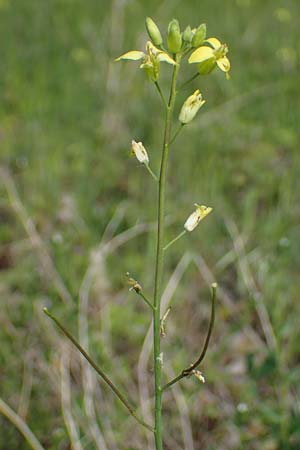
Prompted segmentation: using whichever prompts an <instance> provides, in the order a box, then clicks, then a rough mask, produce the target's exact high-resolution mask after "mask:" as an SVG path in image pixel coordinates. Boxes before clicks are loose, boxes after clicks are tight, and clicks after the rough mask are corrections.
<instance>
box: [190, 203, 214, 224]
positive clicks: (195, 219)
mask: <svg viewBox="0 0 300 450" xmlns="http://www.w3.org/2000/svg"><path fill="white" fill-rule="evenodd" d="M195 206H196V211H194V212H193V213H192V214H191V215H190V216H189V217H188V218H187V220H186V222H185V224H184V228H185V229H186V231H193V230H194V228H196V226H197V225H198V223H199V222H201V220H202V219H204V218H205V217H206V216H207V215H208V214H209V213H210V212H211V211H212V208H211V207H210V206H204V205H197V203H195Z"/></svg>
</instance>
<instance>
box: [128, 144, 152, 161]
mask: <svg viewBox="0 0 300 450" xmlns="http://www.w3.org/2000/svg"><path fill="white" fill-rule="evenodd" d="M131 152H132V154H133V155H135V156H136V158H137V160H138V161H139V162H140V163H142V164H149V157H148V153H147V151H146V149H145V147H144V146H143V144H142V142H135V141H131Z"/></svg>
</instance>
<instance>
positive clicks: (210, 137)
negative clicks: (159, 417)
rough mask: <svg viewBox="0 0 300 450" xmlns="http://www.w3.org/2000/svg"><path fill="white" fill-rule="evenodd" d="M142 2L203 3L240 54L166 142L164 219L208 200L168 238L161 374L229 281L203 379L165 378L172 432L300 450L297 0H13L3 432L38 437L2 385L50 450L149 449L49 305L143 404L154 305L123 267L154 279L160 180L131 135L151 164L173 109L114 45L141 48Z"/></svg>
mask: <svg viewBox="0 0 300 450" xmlns="http://www.w3.org/2000/svg"><path fill="white" fill-rule="evenodd" d="M147 16H151V17H153V18H154V19H155V20H156V22H157V23H158V25H159V26H160V28H161V29H162V30H163V29H166V26H167V24H168V22H169V21H170V20H171V19H172V18H173V17H176V18H178V20H179V21H180V23H181V24H182V28H184V27H185V26H186V25H187V24H189V23H191V24H192V25H193V26H198V25H199V24H200V23H201V22H205V23H206V24H207V28H208V34H209V35H210V36H215V35H217V36H219V37H220V38H221V39H222V41H224V42H226V43H227V44H228V46H229V56H230V60H231V63H232V70H231V79H230V80H229V81H227V80H226V79H225V77H224V74H222V73H220V72H218V73H217V72H215V73H213V75H212V76H209V77H205V76H203V77H201V78H198V79H197V80H195V81H194V82H193V83H192V84H191V86H189V88H187V89H186V90H183V92H181V93H180V94H179V105H181V104H182V102H183V101H184V100H185V99H186V97H187V95H189V94H190V93H192V92H193V90H195V89H197V88H199V89H201V92H202V93H203V96H204V97H205V98H207V99H209V100H208V101H207V102H206V104H205V105H204V107H203V109H201V114H199V117H198V118H197V120H195V121H193V122H192V123H191V124H190V125H189V126H188V129H187V130H183V131H182V133H181V134H180V135H179V136H178V139H177V141H176V145H174V148H173V149H172V152H171V154H170V163H169V187H168V192H167V220H168V228H167V235H168V237H169V238H170V239H171V238H172V237H173V236H175V235H176V234H178V233H179V232H180V230H181V226H182V221H183V220H184V219H185V218H186V217H187V216H188V215H189V213H190V211H191V209H192V208H193V204H194V203H195V202H197V203H204V204H208V205H211V206H213V208H214V211H213V213H212V214H211V215H210V216H209V218H207V219H206V220H205V221H203V224H201V227H199V229H198V230H197V232H196V231H195V232H194V233H191V234H189V235H188V236H185V237H184V238H182V239H181V240H179V241H178V242H177V243H176V245H174V246H173V247H172V248H171V249H170V255H171V257H170V258H169V260H168V266H167V268H166V269H167V273H166V276H165V279H164V286H165V290H164V295H163V301H164V302H165V304H166V305H167V304H169V303H171V302H172V310H171V313H170V315H169V317H168V322H167V328H166V331H167V333H166V337H165V338H164V340H163V347H164V358H165V363H164V372H165V376H166V378H172V376H173V375H174V374H177V373H178V372H179V371H180V370H181V369H182V367H185V366H186V365H187V364H188V363H189V362H190V360H191V359H193V358H194V355H195V354H196V353H197V352H198V351H199V347H200V346H201V344H202V342H203V339H204V337H205V332H206V328H207V324H208V320H209V314H210V294H209V290H210V285H211V283H212V282H215V281H216V282H217V283H218V286H219V289H218V301H217V310H216V323H215V328H214V331H213V336H212V340H211V343H210V348H209V352H208V354H207V356H206V359H205V361H204V364H203V366H202V367H201V370H202V371H203V373H204V375H205V379H206V383H205V384H201V383H199V382H197V380H194V379H192V378H191V379H186V380H183V381H182V382H180V383H178V384H177V385H176V388H174V390H170V391H169V392H168V394H167V395H166V398H165V402H164V410H165V419H164V426H165V430H166V432H165V450H180V449H185V450H200V449H201V450H229V449H230V450H257V449H259V450H299V448H300V427H299V423H300V390H299V386H300V365H299V363H300V345H299V342H300V328H299V317H300V302H299V292H300V277H299V269H300V221H299V220H300V195H299V193H300V177H299V169H300V151H299V150H300V133H299V123H300V106H299V105H300V89H299V79H300V77H299V69H300V44H299V42H300V27H299V16H300V3H299V2H298V1H297V0H275V1H274V0H227V1H226V2H225V1H223V2H221V1H218V0H202V1H196V0H188V1H179V0H164V1H158V0H152V1H151V2H147V1H146V0H142V1H139V2H138V1H136V0H112V1H110V2H106V1H104V0H85V1H82V0H72V1H71V0H43V1H41V0H26V1H24V0H0V48H1V52H0V54H1V63H0V97H1V101H0V140H1V145H0V156H1V166H0V218H1V223H0V449H1V450H27V449H29V448H30V447H29V446H28V443H27V442H26V440H25V439H24V437H23V436H22V434H21V433H19V431H17V430H16V427H15V426H14V424H13V423H12V421H10V420H8V419H7V417H5V415H4V414H1V412H3V404H2V403H1V402H5V404H7V405H9V407H10V408H12V410H13V411H15V412H16V413H17V414H18V416H19V417H20V418H21V419H22V421H23V422H24V423H26V424H27V425H28V427H30V429H31V430H32V432H33V433H34V434H35V435H36V437H37V438H38V440H39V441H40V443H41V444H42V445H43V447H44V448H45V449H47V450H69V449H72V450H94V449H95V450H125V449H127V450H139V449H142V448H143V449H145V448H147V449H148V448H149V449H151V448H153V442H152V440H151V438H150V437H149V436H148V435H147V433H145V432H144V431H143V429H141V430H140V429H139V428H137V427H136V423H135V422H134V421H133V420H132V418H131V417H129V416H128V415H127V412H126V410H124V409H123V408H122V405H120V403H119V402H118V400H116V399H115V398H114V397H113V395H112V394H111V391H110V390H109V389H108V388H107V387H106V386H105V385H104V384H103V383H102V382H101V381H100V382H99V381H98V380H97V378H96V377H95V375H94V374H93V372H91V371H90V369H89V368H88V367H87V365H86V364H85V363H83V361H82V360H81V358H80V357H79V355H78V353H77V351H76V350H75V349H74V348H73V347H71V346H70V345H68V343H67V342H66V340H65V338H64V337H63V336H62V335H61V334H60V333H59V331H58V330H57V328H56V327H55V326H53V324H52V323H51V322H50V321H49V319H48V318H47V317H46V316H45V315H44V314H43V311H42V309H43V307H44V306H47V307H48V308H49V309H51V311H53V312H55V315H56V316H57V317H59V318H60V320H61V321H62V322H63V323H64V324H65V326H66V327H67V328H68V329H69V330H71V332H72V333H73V334H74V335H76V336H78V337H79V339H80V342H81V343H82V344H83V346H84V347H85V348H88V349H89V351H90V353H91V354H93V356H94V357H95V359H96V360H97V361H98V363H99V364H100V365H101V366H102V367H103V368H104V369H105V370H106V371H107V372H108V373H110V375H111V377H112V378H113V379H114V380H115V381H116V382H117V383H118V384H119V385H120V386H121V387H122V389H123V390H124V391H126V392H128V393H129V395H130V397H131V398H132V400H133V401H134V402H135V403H136V404H137V405H139V406H140V411H141V413H142V414H143V416H144V417H146V418H147V417H149V414H150V412H151V408H152V400H153V399H152V397H153V387H152V376H153V367H152V359H151V345H150V343H149V337H147V336H148V334H147V333H148V330H149V326H150V318H149V315H148V314H147V311H146V310H145V306H144V305H143V303H142V302H141V301H140V299H139V298H136V296H135V294H134V293H133V292H130V291H129V289H128V284H127V279H126V273H127V272H128V271H129V272H130V273H132V274H134V275H136V276H137V277H139V279H141V280H142V282H143V286H144V287H145V289H146V291H147V292H152V289H153V286H152V280H153V267H154V259H155V232H154V231H155V220H156V206H155V198H156V189H155V186H153V183H151V179H150V178H149V176H148V174H147V172H146V171H144V170H143V168H142V167H140V165H138V163H137V161H136V160H135V159H134V158H131V157H130V155H129V153H130V142H131V140H132V139H136V140H142V141H143V142H146V143H147V145H148V146H149V148H151V149H152V153H151V158H152V165H153V167H154V168H155V169H157V167H158V162H159V158H160V149H161V142H162V135H163V128H162V122H161V116H162V109H161V104H160V101H159V100H160V99H159V97H158V95H157V92H155V90H154V89H153V88H152V86H151V85H150V83H149V82H148V81H147V80H146V78H145V75H144V73H143V72H142V71H141V70H138V69H137V67H138V65H135V64H127V63H122V64H120V63H118V64H117V63H115V62H114V61H113V60H114V58H116V57H117V56H119V55H120V54H121V53H123V52H125V51H127V50H130V49H133V48H134V49H143V47H144V42H145V40H146V39H147V37H146V31H145V27H144V21H145V17H147ZM192 75H193V71H192V69H191V70H190V76H192ZM169 77H170V71H169V70H168V69H164V68H162V80H161V85H162V87H164V86H166V85H167V83H168V80H169ZM181 81H182V82H184V81H185V80H181ZM177 108H178V107H177ZM155 149H157V151H155Z"/></svg>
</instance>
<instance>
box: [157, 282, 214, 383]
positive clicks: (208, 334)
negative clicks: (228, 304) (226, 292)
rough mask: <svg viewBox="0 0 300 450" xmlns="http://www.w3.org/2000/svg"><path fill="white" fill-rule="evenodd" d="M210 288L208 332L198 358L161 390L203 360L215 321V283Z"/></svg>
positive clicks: (183, 376) (189, 372)
mask: <svg viewBox="0 0 300 450" xmlns="http://www.w3.org/2000/svg"><path fill="white" fill-rule="evenodd" d="M211 288H212V299H211V315H210V322H209V327H208V332H207V335H206V339H205V342H204V346H203V349H202V352H201V354H200V356H199V358H197V360H196V361H195V362H194V363H193V364H191V365H190V367H188V368H187V369H184V370H183V371H182V372H181V373H180V374H179V375H177V377H175V378H173V380H171V381H169V382H168V383H167V384H165V385H164V387H163V391H165V390H166V389H168V388H169V387H171V386H172V385H173V384H175V383H177V381H179V380H181V379H182V378H185V377H188V376H189V375H191V374H192V372H193V370H195V369H196V368H197V367H198V366H199V365H200V364H201V362H202V361H203V359H204V357H205V355H206V352H207V349H208V344H209V341H210V337H211V333H212V330H213V327H214V323H215V304H216V294H217V284H216V283H213V284H212V285H211Z"/></svg>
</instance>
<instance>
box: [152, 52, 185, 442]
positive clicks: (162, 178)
mask: <svg viewBox="0 0 300 450" xmlns="http://www.w3.org/2000/svg"><path fill="white" fill-rule="evenodd" d="M176 62H177V65H176V66H175V67H174V70H173V77H172V83H171V89H170V97H169V102H168V106H167V112H166V122H165V132H164V143H163V149H162V158H161V166H160V174H159V190H158V214H157V222H158V225H157V226H158V228H157V249H156V265H155V285H154V312H153V339H154V372H155V431H154V433H155V447H156V450H163V442H162V386H161V374H162V355H161V348H160V302H161V284H162V277H163V247H164V224H165V189H166V173H167V162H168V154H169V146H170V137H171V128H172V118H173V110H174V105H175V99H176V93H177V92H176V82H177V75H178V71H179V63H180V56H179V55H177V57H176Z"/></svg>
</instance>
